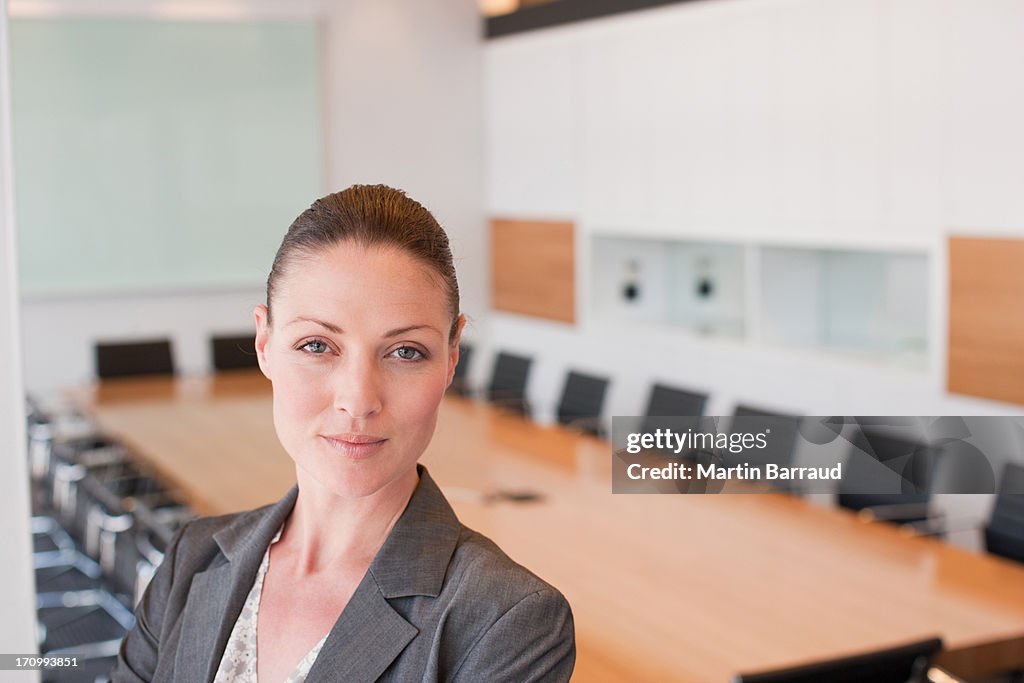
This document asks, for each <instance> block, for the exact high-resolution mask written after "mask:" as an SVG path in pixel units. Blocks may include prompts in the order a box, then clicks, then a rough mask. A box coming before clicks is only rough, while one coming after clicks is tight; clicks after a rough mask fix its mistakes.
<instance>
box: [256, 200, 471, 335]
mask: <svg viewBox="0 0 1024 683" xmlns="http://www.w3.org/2000/svg"><path fill="white" fill-rule="evenodd" d="M347 241H351V242H354V243H356V244H358V245H361V246H364V247H392V248H396V249H400V250H402V251H404V252H405V253H407V254H409V255H410V256H412V257H413V258H415V259H416V260H418V261H420V262H421V263H422V264H424V265H425V266H427V267H429V268H430V270H431V271H432V272H433V273H434V274H435V275H436V276H437V278H438V279H439V281H440V284H441V285H442V286H443V288H444V289H445V290H446V294H447V297H448V308H449V310H450V311H451V315H452V327H451V330H450V332H449V336H448V341H449V343H451V342H452V341H454V340H455V333H456V331H457V330H458V318H459V283H458V280H457V279H456V277H455V264H454V263H453V260H452V252H451V248H450V247H449V245H448V235H447V234H445V231H444V229H443V228H442V227H441V225H440V224H439V223H438V222H437V219H435V218H434V216H433V215H432V214H431V213H430V211H428V210H427V209H426V208H425V207H424V206H423V205H422V204H420V203H419V202H417V201H416V200H414V199H411V198H410V197H408V196H406V194H405V192H403V191H401V190H396V189H395V188H393V187H388V186H387V185H353V186H352V187H350V188H348V189H345V190H342V191H341V192H335V193H333V194H329V195H327V196H326V197H321V198H320V199H318V200H316V201H315V202H313V205H312V206H310V207H309V208H308V209H306V210H305V211H303V212H302V213H301V214H300V215H299V217H298V218H296V219H295V221H294V222H293V223H292V224H291V227H289V228H288V232H287V233H286V234H285V236H284V239H283V240H282V241H281V246H280V247H279V248H278V250H277V255H276V256H275V257H274V264H273V265H272V266H271V268H270V275H269V276H268V277H267V310H268V317H269V311H270V310H271V301H272V300H273V298H274V288H275V285H276V283H277V282H278V281H279V280H280V279H281V278H282V277H284V276H285V274H286V272H287V271H288V270H289V268H290V267H291V266H292V265H293V263H294V262H295V261H296V260H298V259H301V258H303V257H310V256H313V255H315V254H317V253H319V252H321V251H323V250H324V249H327V248H330V247H332V246H334V245H336V244H339V243H341V242H347Z"/></svg>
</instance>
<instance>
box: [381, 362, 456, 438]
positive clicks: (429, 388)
mask: <svg viewBox="0 0 1024 683" xmlns="http://www.w3.org/2000/svg"><path fill="white" fill-rule="evenodd" d="M444 390H445V377H443V376H440V375H438V374H436V373H434V374H431V375H426V376H423V377H418V378H416V381H415V382H410V381H408V380H407V381H405V382H402V383H400V386H398V387H397V388H396V390H395V391H392V392H390V394H391V397H390V400H389V401H388V403H389V404H390V409H389V410H388V412H390V413H391V414H392V415H393V416H395V417H396V419H400V420H402V422H404V423H405V424H407V425H409V426H420V427H422V428H423V429H433V425H434V422H435V421H436V419H437V412H438V408H439V407H440V405H441V399H442V398H444Z"/></svg>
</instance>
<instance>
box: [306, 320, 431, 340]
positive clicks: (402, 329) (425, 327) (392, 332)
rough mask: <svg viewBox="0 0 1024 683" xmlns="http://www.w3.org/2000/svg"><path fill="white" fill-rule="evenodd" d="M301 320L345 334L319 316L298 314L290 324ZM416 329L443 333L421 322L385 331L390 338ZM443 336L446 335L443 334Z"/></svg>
mask: <svg viewBox="0 0 1024 683" xmlns="http://www.w3.org/2000/svg"><path fill="white" fill-rule="evenodd" d="M299 322H307V323H314V324H316V325H319V326H320V327H323V328H324V329H326V330H329V331H331V332H333V333H334V334H344V332H345V331H344V330H343V329H341V328H340V327H338V326H337V325H333V324H331V323H329V322H325V321H323V320H318V319H317V318H307V317H305V316H301V315H300V316H298V317H297V318H294V319H293V320H292V321H291V322H289V323H288V325H293V324H295V323H299ZM415 330H431V331H433V332H437V333H438V334H441V332H440V331H439V330H438V329H437V328H436V327H434V326H433V325H426V324H421V325H409V326H407V327H397V328H395V329H393V330H388V331H387V332H386V333H384V337H385V338H386V339H387V338H390V337H397V336H399V335H402V334H405V333H406V332H413V331H415ZM442 336H444V335H442Z"/></svg>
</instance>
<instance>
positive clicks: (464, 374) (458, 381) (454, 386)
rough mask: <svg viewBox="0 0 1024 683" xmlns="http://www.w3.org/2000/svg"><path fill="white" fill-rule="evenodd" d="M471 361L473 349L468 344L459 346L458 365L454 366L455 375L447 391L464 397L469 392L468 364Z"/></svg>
mask: <svg viewBox="0 0 1024 683" xmlns="http://www.w3.org/2000/svg"><path fill="white" fill-rule="evenodd" d="M472 360H473V347H472V346H470V345H469V344H459V363H458V365H456V366H455V375H454V376H453V377H452V383H451V386H449V387H448V391H450V392H452V393H454V394H459V395H461V396H465V395H467V394H469V393H470V390H469V383H468V380H469V364H470V362H471V361H472Z"/></svg>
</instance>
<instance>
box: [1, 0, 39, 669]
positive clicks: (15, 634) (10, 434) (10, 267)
mask: <svg viewBox="0 0 1024 683" xmlns="http://www.w3.org/2000/svg"><path fill="white" fill-rule="evenodd" d="M19 323H20V320H19V311H18V249H17V234H16V232H15V225H14V182H13V166H12V163H11V107H10V76H9V69H8V42H7V1H6V0H0V529H2V530H3V539H4V542H3V550H2V551H0V586H2V587H3V588H2V589H0V614H2V615H4V616H3V618H2V619H0V653H11V654H14V653H18V654H21V653H24V654H28V653H31V652H36V631H35V585H34V577H33V574H32V547H31V533H30V530H29V514H30V513H29V501H28V467H27V462H26V454H25V394H24V385H23V383H22V373H21V326H20V324H19ZM0 678H3V680H19V681H33V680H35V681H38V680H39V676H38V674H37V673H32V672H26V673H20V674H15V673H13V672H9V671H5V672H3V673H2V674H0Z"/></svg>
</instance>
